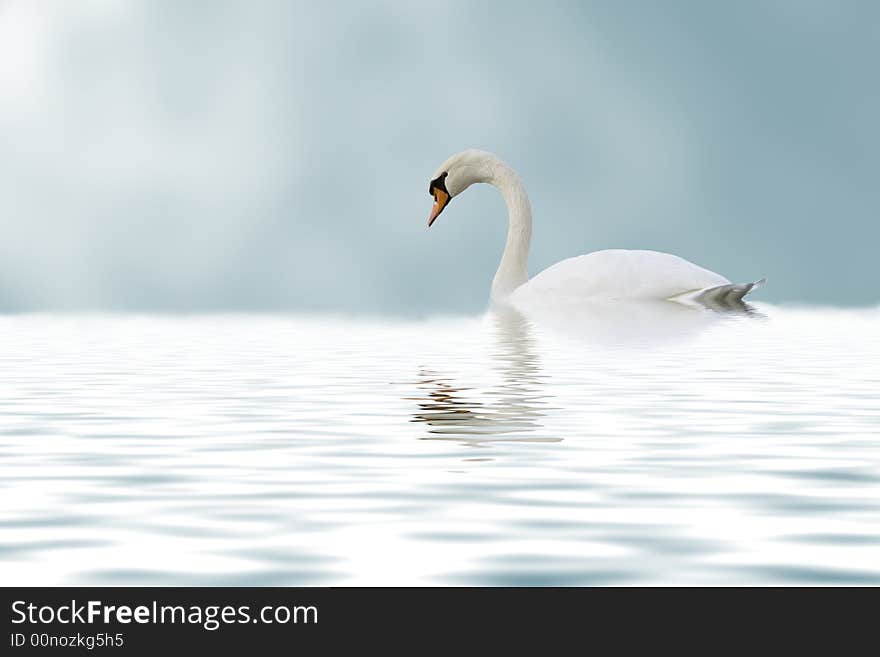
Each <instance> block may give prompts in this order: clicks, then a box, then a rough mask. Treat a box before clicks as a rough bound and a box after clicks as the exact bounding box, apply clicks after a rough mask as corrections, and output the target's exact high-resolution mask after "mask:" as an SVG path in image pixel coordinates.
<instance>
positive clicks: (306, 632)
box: [0, 587, 877, 655]
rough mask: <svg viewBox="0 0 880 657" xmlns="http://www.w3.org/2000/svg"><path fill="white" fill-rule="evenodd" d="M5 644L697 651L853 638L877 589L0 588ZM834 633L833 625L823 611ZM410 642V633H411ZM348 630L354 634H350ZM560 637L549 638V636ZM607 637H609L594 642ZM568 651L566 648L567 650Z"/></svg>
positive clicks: (834, 643) (9, 649)
mask: <svg viewBox="0 0 880 657" xmlns="http://www.w3.org/2000/svg"><path fill="white" fill-rule="evenodd" d="M0 592H2V593H0V596H2V600H3V618H4V627H5V630H6V632H5V635H4V636H3V639H2V643H3V646H4V647H3V651H2V652H3V654H4V655H5V654H9V655H15V654H19V653H32V652H37V651H46V650H52V651H58V650H64V651H65V654H70V651H71V650H76V651H85V652H100V653H103V654H152V655H155V654H157V653H160V652H165V653H170V654H177V653H179V652H180V653H183V652H189V651H199V652H201V651H207V650H223V651H224V653H225V652H226V651H229V650H235V651H247V652H251V651H253V650H255V649H257V650H269V649H272V650H274V651H280V650H282V649H283V650H285V651H288V650H290V649H303V648H310V649H320V650H321V651H322V652H324V651H326V650H332V649H339V650H341V649H342V648H344V647H349V648H350V647H351V646H352V645H357V644H361V645H363V647H364V648H365V649H366V648H367V647H370V646H371V647H373V648H374V649H379V648H382V647H391V646H397V647H408V648H409V649H410V650H412V651H420V650H424V649H432V650H433V649H437V648H439V647H443V648H444V649H456V650H457V651H459V652H469V647H472V645H473V641H475V640H479V641H484V642H489V643H490V644H491V645H492V646H494V647H495V648H499V647H501V646H502V645H513V646H518V647H522V646H523V645H524V642H532V643H533V644H534V645H539V646H541V645H543V646H545V647H547V648H548V649H549V647H550V646H551V645H557V644H559V642H560V641H563V640H564V641H572V640H573V641H578V642H584V643H585V646H586V645H587V644H589V645H592V646H594V647H595V645H596V642H598V641H602V642H607V641H612V642H613V645H614V646H615V648H617V649H621V648H628V647H632V648H635V647H645V646H646V645H647V646H651V645H654V647H657V646H659V645H664V646H667V647H670V646H676V647H681V646H682V645H685V644H689V643H694V642H698V640H700V639H699V637H703V636H705V635H706V634H707V633H708V634H709V635H711V636H714V638H713V639H712V643H713V645H706V646H704V647H705V648H706V649H707V650H708V649H711V650H713V651H714V648H716V647H719V646H720V645H721V644H723V645H725V646H728V647H729V646H732V645H739V646H741V647H742V648H744V649H747V648H749V646H753V647H754V645H755V644H753V643H751V642H752V641H754V640H758V638H759V637H760V641H761V642H762V643H761V645H762V646H764V647H766V645H767V642H768V641H770V640H772V639H773V638H775V639H776V640H777V641H781V642H782V643H781V644H780V645H784V646H788V647H790V645H791V643H792V642H797V641H799V640H803V639H809V641H810V642H811V643H813V645H814V647H815V645H816V644H815V641H817V640H819V638H820V637H819V636H818V635H817V632H819V631H822V630H829V632H828V633H826V635H827V636H826V639H827V640H829V641H831V643H829V644H828V647H829V648H830V647H834V648H835V651H839V650H840V649H841V648H844V647H846V646H848V645H849V646H851V647H856V646H857V645H858V641H859V639H858V637H859V631H860V630H862V631H864V632H865V636H868V634H867V631H868V630H869V628H870V627H872V625H873V617H874V610H875V609H876V604H875V601H874V599H875V598H876V597H877V590H876V589H873V590H866V589H862V590H856V589H850V590H831V589H825V590H815V589H728V590H721V589H714V590H713V589H694V590H686V589H611V588H607V589H570V588H559V589H550V588H541V589H538V588H530V589H500V588H494V589H479V588H445V589H423V588H412V589H406V588H403V589H385V588H109V587H108V588H6V589H0ZM835 619H836V620H837V621H840V622H841V623H842V631H841V632H840V633H835V634H832V633H830V630H832V629H833V628H834V624H833V621H834V620H835ZM414 640H415V641H417V643H412V641H414ZM352 642H354V644H352ZM559 645H561V644H559ZM606 645H607V643H606ZM565 652H568V651H565Z"/></svg>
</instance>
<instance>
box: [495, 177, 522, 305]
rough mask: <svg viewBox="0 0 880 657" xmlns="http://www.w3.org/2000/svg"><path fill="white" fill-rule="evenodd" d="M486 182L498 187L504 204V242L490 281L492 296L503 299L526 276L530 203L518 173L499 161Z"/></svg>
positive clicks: (520, 283)
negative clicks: (505, 234) (505, 217)
mask: <svg viewBox="0 0 880 657" xmlns="http://www.w3.org/2000/svg"><path fill="white" fill-rule="evenodd" d="M488 182H489V184H491V185H494V186H495V187H497V188H498V190H499V191H500V192H501V196H502V197H504V202H505V203H506V204H507V219H508V223H509V225H508V228H507V243H506V244H505V245H504V254H503V255H502V256H501V263H500V264H499V265H498V271H497V272H495V279H494V280H493V281H492V299H494V300H503V299H505V298H506V297H508V296H509V295H510V293H511V292H513V291H514V290H515V289H516V288H518V287H519V286H520V285H522V284H523V283H525V282H526V281H527V280H529V269H528V266H529V244H530V243H531V241H532V206H531V204H530V203H529V197H528V195H527V194H526V189H525V187H524V186H523V184H522V181H521V180H520V179H519V176H518V175H516V172H515V171H514V170H513V169H511V168H510V167H509V166H507V165H506V164H504V163H503V162H500V161H499V162H496V163H495V166H493V167H492V176H491V177H490V179H489V180H488Z"/></svg>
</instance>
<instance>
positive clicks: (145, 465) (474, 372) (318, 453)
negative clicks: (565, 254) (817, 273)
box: [0, 304, 880, 585]
mask: <svg viewBox="0 0 880 657" xmlns="http://www.w3.org/2000/svg"><path fill="white" fill-rule="evenodd" d="M0 330H2V335H3V341H2V344H0V386H2V388H0V389H2V391H3V395H2V397H0V487H2V498H0V499H2V503H0V581H2V583H3V584H6V585H12V584H27V585H38V584H45V585H53V584H181V585H187V584H233V585H237V584H253V585H313V584H316V585H333V584H352V585H359V584H389V585H390V584H404V585H407V584H455V585H458V584H465V585H508V584H516V585H522V584H526V585H529V584H537V585H567V584H577V585H584V584H686V583H687V584H787V583H800V584H828V583H839V584H860V583H865V584H868V583H870V584H880V339H878V336H880V310H877V309H873V310H834V309H808V308H805V309H797V308H784V307H782V308H775V307H770V306H758V312H755V313H751V314H745V315H744V314H736V315H721V314H717V313H712V312H708V311H696V310H693V309H687V308H679V307H674V308H673V307H672V304H658V305H656V306H638V307H636V306H617V307H615V306H607V307H602V308H583V309H581V310H580V311H579V312H578V313H569V314H566V316H564V317H563V318H556V319H555V320H550V319H547V318H542V319H541V320H540V321H535V320H529V319H526V318H525V317H522V316H520V315H517V314H515V313H512V312H509V311H508V312H490V313H488V314H487V315H485V316H482V317H473V318H450V319H433V320H424V321H403V320H388V321H378V320H363V319H358V320H348V319H335V318H303V317H295V316H260V315H241V316H195V317H160V316H51V315H28V316H7V317H3V318H0Z"/></svg>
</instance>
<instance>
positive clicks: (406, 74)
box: [0, 0, 880, 313]
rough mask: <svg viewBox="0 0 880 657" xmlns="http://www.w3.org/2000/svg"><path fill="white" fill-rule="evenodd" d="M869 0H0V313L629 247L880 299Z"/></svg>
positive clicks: (767, 295) (323, 301)
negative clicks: (466, 174)
mask: <svg viewBox="0 0 880 657" xmlns="http://www.w3.org/2000/svg"><path fill="white" fill-rule="evenodd" d="M878 62H880V3H875V2H865V3H853V2H818V1H817V2H810V1H806V0H804V1H796V0H790V1H778V2H772V1H767V2H726V3H725V2H703V1H694V2H662V3H658V2H648V1H643V2H620V1H615V2H611V1H608V2H591V3H587V2H570V3H568V2H550V3H534V2H522V3H512V2H497V3H483V2H473V1H457V0H446V1H444V2H436V1H432V2H425V3H418V2H402V1H401V2H327V3H315V2H308V3H302V4H300V3H295V2H258V1H245V0H240V1H238V2H177V1H167V2H160V1H156V0H149V1H144V2H122V1H120V2H114V1H109V0H102V1H85V0H81V1H78V2H76V3H73V2H48V1H46V2H41V1H38V0H0V309H3V310H26V309H70V308H112V309H147V310H149V309H153V310H209V309H210V310H214V309H283V310H296V309H324V310H328V309H329V310H340V311H368V312H373V311H382V312H385V311H387V312H396V313H399V312H404V313H406V312H416V313H428V312H434V311H436V312H450V311H453V312H457V311H472V310H477V309H479V308H481V307H482V306H483V305H484V303H485V301H486V298H487V295H488V290H489V285H490V282H491V278H492V275H493V273H494V270H495V267H496V265H497V261H498V258H499V256H500V252H501V248H502V246H503V241H504V234H505V231H506V215H505V210H504V205H503V203H502V201H501V199H500V197H499V196H498V195H497V192H495V190H493V189H491V188H489V187H485V186H480V187H475V188H472V189H471V190H469V191H468V192H467V193H466V194H465V195H463V196H462V197H460V198H458V199H456V200H455V202H454V204H453V205H452V206H450V208H449V209H448V210H447V211H446V212H445V213H444V214H443V216H442V217H441V218H440V220H439V221H438V222H437V224H435V227H434V228H432V229H431V230H430V231H427V230H426V229H425V220H426V218H427V214H428V211H429V209H430V203H431V199H430V198H429V197H428V194H427V183H428V178H429V176H430V174H431V173H432V172H433V170H434V168H435V167H436V166H437V165H438V164H439V163H440V162H442V161H443V160H444V159H445V158H446V157H447V156H448V155H450V154H451V153H453V152H456V151H458V150H461V149H463V148H467V147H477V148H483V149H486V150H491V151H494V152H496V153H498V154H499V155H500V156H501V157H502V158H504V159H506V160H508V161H509V162H510V164H511V165H513V167H514V168H516V169H517V170H518V171H519V172H520V174H521V176H522V177H523V179H524V180H525V182H526V185H527V188H528V191H529V194H530V196H531V200H532V206H533V209H534V218H535V230H534V240H533V245H532V259H531V271H532V273H536V272H537V271H540V270H541V269H543V268H544V267H546V266H548V265H550V264H552V263H553V262H555V261H557V260H560V259H562V258H564V257H567V256H571V255H577V254H579V253H585V252H588V251H592V250H596V249H602V248H612V247H620V248H651V249H658V250H665V251H670V252H673V253H676V254H678V255H681V256H684V257H686V258H689V259H691V260H693V261H695V262H697V263H698V264H701V265H703V266H706V267H709V268H711V269H714V270H716V271H719V272H721V273H723V274H725V275H726V276H728V277H730V278H732V279H734V280H754V279H756V278H759V277H761V276H766V277H768V278H769V280H770V283H769V285H768V287H767V288H766V289H765V290H763V291H762V292H761V295H760V297H759V298H763V299H767V300H772V301H780V302H781V301H791V302H815V303H834V304H875V303H877V302H878V300H880V274H878V256H877V250H878V245H880V180H878V178H880V176H878V172H880V123H878V117H880V74H878Z"/></svg>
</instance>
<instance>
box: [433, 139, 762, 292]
mask: <svg viewBox="0 0 880 657" xmlns="http://www.w3.org/2000/svg"><path fill="white" fill-rule="evenodd" d="M435 183H436V186H439V187H440V188H442V190H443V191H444V192H445V193H447V194H448V197H446V198H444V197H443V196H442V195H438V194H437V193H435ZM474 183H488V184H490V185H494V186H495V187H497V188H498V190H499V191H500V192H501V195H502V196H503V197H504V201H505V203H506V204H507V212H508V221H509V227H508V232H507V243H506V244H505V247H504V254H503V255H502V256H501V263H500V264H499V265H498V271H497V272H496V273H495V278H494V280H493V281H492V301H493V302H496V303H506V304H510V305H514V306H517V307H526V306H535V305H547V304H558V303H560V302H570V301H578V300H658V299H670V300H688V299H702V300H712V299H714V298H727V299H728V300H736V301H739V300H740V299H741V298H742V297H743V296H745V295H746V294H747V293H748V292H749V291H751V290H752V289H753V288H754V287H755V286H756V285H758V284H760V283H762V282H763V281H759V282H758V283H747V284H744V285H734V284H732V283H731V282H730V281H729V280H728V279H727V278H725V277H724V276H722V275H721V274H716V273H715V272H712V271H709V270H708V269H704V268H703V267H700V266H698V265H695V264H693V263H692V262H688V261H687V260H685V259H684V258H679V257H678V256H674V255H670V254H668V253H660V252H658V251H627V250H622V249H611V250H607V251H595V252H593V253H588V254H586V255H582V256H577V257H574V258H568V259H566V260H562V261H561V262H557V263H556V264H555V265H552V266H550V267H548V268H547V269H545V270H544V271H542V272H541V273H540V274H538V275H537V276H535V277H534V278H532V279H531V280H529V277H528V258H529V245H530V242H531V236H532V210H531V205H530V204H529V198H528V195H527V194H526V190H525V187H524V186H523V184H522V181H520V179H519V176H517V174H516V172H514V171H513V169H511V168H510V167H509V166H508V165H507V164H505V163H504V162H502V161H501V159H499V158H498V157H497V156H495V155H493V154H491V153H487V152H485V151H478V150H468V151H464V152H462V153H459V154H457V155H453V156H452V157H450V158H449V159H448V160H446V162H444V163H443V164H442V165H441V166H440V168H439V169H438V171H437V173H436V174H435V176H434V178H433V180H432V183H431V188H430V191H431V193H432V194H435V198H436V200H437V204H435V206H434V212H432V214H431V218H430V222H429V225H430V223H433V221H434V219H436V217H437V216H438V215H439V214H440V212H442V211H443V208H444V207H445V205H446V204H447V203H448V201H449V199H451V198H453V197H455V196H456V195H458V194H460V193H461V192H463V191H464V190H465V189H467V188H468V187H469V186H470V185H472V184H474ZM447 190H448V191H447ZM438 206H439V207H438Z"/></svg>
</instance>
